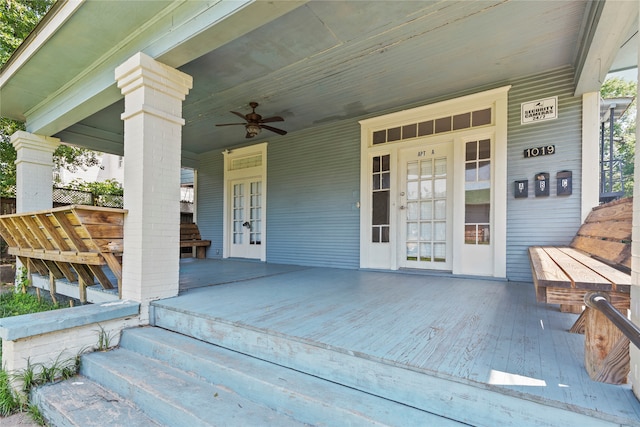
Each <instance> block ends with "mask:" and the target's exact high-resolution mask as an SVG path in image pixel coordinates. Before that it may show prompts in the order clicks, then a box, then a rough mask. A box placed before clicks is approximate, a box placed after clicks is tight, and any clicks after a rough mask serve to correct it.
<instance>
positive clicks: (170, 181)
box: [115, 53, 192, 323]
mask: <svg viewBox="0 0 640 427" xmlns="http://www.w3.org/2000/svg"><path fill="white" fill-rule="evenodd" d="M115 77H116V80H117V82H118V87H119V88H120V89H121V91H122V94H123V95H124V96H125V108H124V109H125V111H124V113H123V114H122V120H124V162H125V163H124V186H125V190H124V207H125V209H128V211H129V213H128V214H127V216H126V217H125V223H124V253H123V265H122V269H123V270H122V298H123V299H130V300H134V301H139V302H141V303H142V306H141V321H142V323H147V322H148V321H149V302H150V301H152V300H155V299H160V298H167V297H172V296H175V295H177V294H178V279H179V267H180V265H179V261H180V259H179V258H180V254H179V252H180V250H179V241H180V225H179V224H180V203H179V202H180V156H181V142H182V126H183V125H184V120H183V119H182V101H184V99H185V97H186V95H187V93H188V92H189V89H191V87H192V78H191V76H189V75H187V74H184V73H182V72H180V71H178V70H176V69H174V68H171V67H169V66H166V65H164V64H161V63H159V62H157V61H155V60H154V59H152V58H150V57H149V56H147V55H145V54H143V53H137V54H136V55H134V56H133V57H131V58H130V59H128V60H127V61H126V62H125V63H123V64H122V65H120V66H119V67H118V68H116V71H115Z"/></svg>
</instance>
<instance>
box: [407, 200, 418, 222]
mask: <svg viewBox="0 0 640 427" xmlns="http://www.w3.org/2000/svg"><path fill="white" fill-rule="evenodd" d="M407 219H408V220H409V221H415V220H417V219H418V203H417V202H409V203H407Z"/></svg>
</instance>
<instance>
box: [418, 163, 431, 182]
mask: <svg viewBox="0 0 640 427" xmlns="http://www.w3.org/2000/svg"><path fill="white" fill-rule="evenodd" d="M432 171H433V167H432V164H431V162H421V163H420V178H422V179H424V178H431V175H433V172H432Z"/></svg>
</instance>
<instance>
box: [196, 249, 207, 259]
mask: <svg viewBox="0 0 640 427" xmlns="http://www.w3.org/2000/svg"><path fill="white" fill-rule="evenodd" d="M206 256H207V248H206V247H205V246H196V258H199V259H204V258H205V257H206Z"/></svg>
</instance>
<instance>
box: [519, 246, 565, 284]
mask: <svg viewBox="0 0 640 427" xmlns="http://www.w3.org/2000/svg"><path fill="white" fill-rule="evenodd" d="M529 259H530V260H531V268H532V273H533V280H534V283H535V284H536V286H539V287H547V286H551V285H553V286H556V287H561V286H565V287H567V288H570V287H571V284H572V282H571V278H570V277H569V276H567V274H566V273H565V272H564V271H563V270H562V269H561V268H560V267H558V264H556V263H555V262H554V261H553V259H551V257H550V256H549V254H548V253H547V252H546V251H545V250H544V248H542V247H539V246H532V247H530V248H529Z"/></svg>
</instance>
